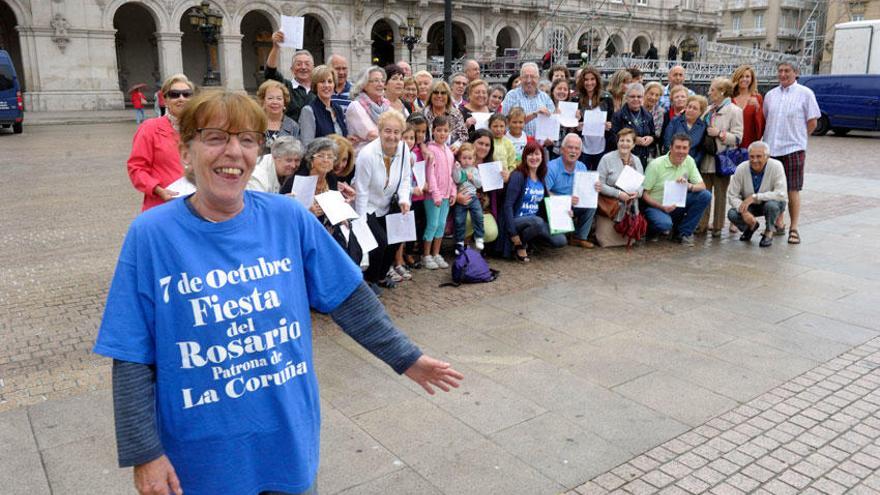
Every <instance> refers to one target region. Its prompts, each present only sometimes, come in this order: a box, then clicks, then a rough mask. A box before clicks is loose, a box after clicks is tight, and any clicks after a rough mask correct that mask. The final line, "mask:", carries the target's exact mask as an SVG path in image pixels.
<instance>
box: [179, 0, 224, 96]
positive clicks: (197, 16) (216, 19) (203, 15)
mask: <svg viewBox="0 0 880 495" xmlns="http://www.w3.org/2000/svg"><path fill="white" fill-rule="evenodd" d="M187 15H188V17H189V23H190V25H191V26H192V27H193V29H195V30H196V31H198V32H199V33H201V35H202V43H204V44H205V53H206V55H207V60H208V64H207V68H206V69H205V77H204V79H203V80H202V85H203V86H219V85H220V77H219V76H218V75H217V73H216V72H215V71H214V67H213V66H212V64H211V47H212V46H215V45H216V44H217V35H218V34H219V33H220V29H221V28H222V27H223V15H221V14H220V12H219V11H218V10H216V9H213V8H211V5H210V4H209V3H208V2H207V0H205V1H203V2H202V3H201V4H200V5H198V6H196V7H193V8H192V9H190V11H189V13H188V14H187Z"/></svg>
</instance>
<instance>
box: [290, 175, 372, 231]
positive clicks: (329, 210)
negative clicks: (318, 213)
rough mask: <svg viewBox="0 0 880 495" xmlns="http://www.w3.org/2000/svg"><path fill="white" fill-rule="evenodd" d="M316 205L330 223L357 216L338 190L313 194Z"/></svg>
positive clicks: (334, 223)
mask: <svg viewBox="0 0 880 495" xmlns="http://www.w3.org/2000/svg"><path fill="white" fill-rule="evenodd" d="M294 180H296V179H294ZM315 201H317V202H318V206H320V207H321V209H322V210H324V215H326V216H327V219H328V220H330V223H331V224H333V225H336V224H337V223H339V222H342V221H345V220H353V219H355V218H357V217H358V214H357V213H356V212H355V211H354V208H352V207H351V205H350V204H348V203H346V202H345V198H344V197H343V196H342V193H341V192H339V191H327V192H325V193H321V194H319V195H317V196H315Z"/></svg>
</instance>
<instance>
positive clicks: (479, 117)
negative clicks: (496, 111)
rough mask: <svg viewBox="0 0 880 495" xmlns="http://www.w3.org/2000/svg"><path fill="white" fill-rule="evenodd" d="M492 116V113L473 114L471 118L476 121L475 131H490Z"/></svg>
mask: <svg viewBox="0 0 880 495" xmlns="http://www.w3.org/2000/svg"><path fill="white" fill-rule="evenodd" d="M491 116H492V114H491V113H490V112H474V113H472V114H471V117H473V118H474V120H476V122H475V123H474V129H487V130H488V129H489V117H491Z"/></svg>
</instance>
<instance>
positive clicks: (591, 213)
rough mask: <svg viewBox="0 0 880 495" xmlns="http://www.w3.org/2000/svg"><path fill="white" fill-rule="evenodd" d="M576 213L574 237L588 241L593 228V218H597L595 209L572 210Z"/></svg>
mask: <svg viewBox="0 0 880 495" xmlns="http://www.w3.org/2000/svg"><path fill="white" fill-rule="evenodd" d="M572 211H573V212H574V236H575V237H577V238H578V239H580V240H582V241H586V240H587V237H589V236H590V229H591V228H593V217H595V216H596V209H595V208H572Z"/></svg>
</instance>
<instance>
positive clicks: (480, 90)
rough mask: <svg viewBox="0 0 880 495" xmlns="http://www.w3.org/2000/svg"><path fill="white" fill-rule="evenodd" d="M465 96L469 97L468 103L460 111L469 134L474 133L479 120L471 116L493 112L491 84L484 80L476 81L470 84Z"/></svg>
mask: <svg viewBox="0 0 880 495" xmlns="http://www.w3.org/2000/svg"><path fill="white" fill-rule="evenodd" d="M465 95H467V101H466V102H465V103H463V104H462V105H461V107H460V108H459V110H460V111H461V117H462V118H463V119H464V123H465V125H466V126H467V128H468V132H473V130H474V128H475V126H476V125H477V119H476V118H475V117H472V116H471V115H472V114H474V113H483V114H488V113H490V112H491V111H490V110H489V84H488V83H487V82H486V81H484V80H482V79H474V80H473V81H471V82H470V84H468V86H467V90H466V92H465ZM484 120H485V119H484ZM484 123H485V122H484Z"/></svg>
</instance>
